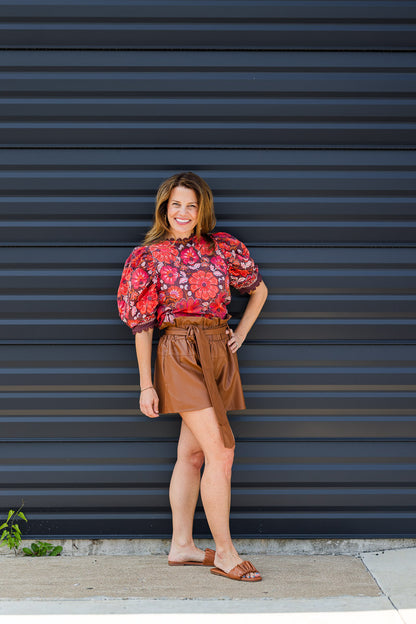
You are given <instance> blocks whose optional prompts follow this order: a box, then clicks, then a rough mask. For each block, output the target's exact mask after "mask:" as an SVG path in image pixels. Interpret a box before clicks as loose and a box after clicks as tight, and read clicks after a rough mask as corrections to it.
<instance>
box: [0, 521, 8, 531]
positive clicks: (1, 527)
mask: <svg viewBox="0 0 416 624" xmlns="http://www.w3.org/2000/svg"><path fill="white" fill-rule="evenodd" d="M7 526H8V524H7V522H3V524H2V525H0V531H1V530H2V529H4V527H7Z"/></svg>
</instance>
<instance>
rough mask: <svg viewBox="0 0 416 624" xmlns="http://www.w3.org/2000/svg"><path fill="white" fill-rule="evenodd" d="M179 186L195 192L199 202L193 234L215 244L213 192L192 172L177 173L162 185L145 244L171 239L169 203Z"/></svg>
mask: <svg viewBox="0 0 416 624" xmlns="http://www.w3.org/2000/svg"><path fill="white" fill-rule="evenodd" d="M177 186H184V187H185V188H189V189H193V190H194V191H195V193H196V196H197V200H198V221H197V224H196V226H195V228H194V230H193V234H195V235H196V236H201V237H202V238H204V239H205V240H206V241H207V242H209V243H211V244H213V239H212V237H211V235H210V234H211V232H212V230H213V229H214V227H215V223H216V219H215V213H214V199H213V195H212V191H211V189H210V187H209V186H208V184H207V183H206V182H205V180H204V179H203V178H201V177H200V176H199V175H197V174H196V173H193V172H192V171H186V172H183V173H176V174H175V175H173V176H171V177H170V178H168V179H167V180H164V181H163V182H162V183H161V185H160V186H159V188H158V190H157V193H156V208H155V214H154V216H153V226H152V227H151V228H150V230H149V231H148V232H147V234H146V236H145V238H144V241H143V244H144V245H150V244H151V243H157V242H160V241H162V240H166V239H167V238H169V234H170V227H169V221H168V217H167V212H168V201H169V197H170V194H171V192H172V190H173V189H174V188H176V187H177Z"/></svg>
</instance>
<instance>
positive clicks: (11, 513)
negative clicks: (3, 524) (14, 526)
mask: <svg viewBox="0 0 416 624" xmlns="http://www.w3.org/2000/svg"><path fill="white" fill-rule="evenodd" d="M13 514H14V509H10V510H9V513H8V515H7V522H8V521H9V520H10V518H11V517H12V515H13Z"/></svg>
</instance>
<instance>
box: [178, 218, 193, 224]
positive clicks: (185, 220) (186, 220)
mask: <svg viewBox="0 0 416 624" xmlns="http://www.w3.org/2000/svg"><path fill="white" fill-rule="evenodd" d="M175 221H176V222H177V223H180V224H181V225H185V224H186V223H190V222H191V220H190V219H176V218H175Z"/></svg>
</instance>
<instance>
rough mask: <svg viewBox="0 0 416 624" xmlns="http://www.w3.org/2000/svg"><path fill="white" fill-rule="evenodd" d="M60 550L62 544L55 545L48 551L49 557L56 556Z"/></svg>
mask: <svg viewBox="0 0 416 624" xmlns="http://www.w3.org/2000/svg"><path fill="white" fill-rule="evenodd" d="M61 552H62V546H55V548H54V549H53V550H51V552H50V553H49V556H50V557H57V556H58V555H59V554H60V553H61Z"/></svg>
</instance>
